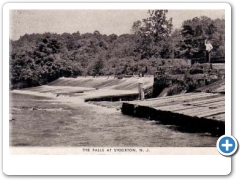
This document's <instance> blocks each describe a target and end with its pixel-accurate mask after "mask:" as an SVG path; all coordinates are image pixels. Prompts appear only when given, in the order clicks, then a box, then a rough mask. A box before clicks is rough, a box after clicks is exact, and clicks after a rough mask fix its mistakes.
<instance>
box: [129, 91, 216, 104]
mask: <svg viewBox="0 0 240 180" xmlns="http://www.w3.org/2000/svg"><path fill="white" fill-rule="evenodd" d="M218 96H219V95H218V94H211V93H200V94H198V93H193V94H191V95H190V96H186V95H184V96H178V97H174V96H171V98H169V99H168V98H164V99H162V98H158V101H156V100H155V101H153V102H151V101H148V102H146V101H140V102H139V101H138V102H137V103H135V102H132V103H133V104H138V105H144V106H150V107H158V106H160V105H162V106H164V105H171V104H176V103H183V102H189V101H193V100H200V99H206V98H208V99H209V98H214V97H218Z"/></svg>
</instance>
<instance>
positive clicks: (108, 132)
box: [9, 93, 218, 147]
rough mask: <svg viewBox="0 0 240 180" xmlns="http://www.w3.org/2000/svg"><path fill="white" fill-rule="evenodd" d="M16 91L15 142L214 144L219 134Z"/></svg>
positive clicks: (12, 128) (12, 133) (13, 104)
mask: <svg viewBox="0 0 240 180" xmlns="http://www.w3.org/2000/svg"><path fill="white" fill-rule="evenodd" d="M10 97H11V98H10V113H11V118H10V121H9V122H10V145H11V146H27V147H28V146H31V147H33V146H35V147H53V146H55V147H58V146H60V147H71V146H74V147H76V146H79V147H85V146H88V147H89V146H91V147H214V146H215V145H216V141H217V139H218V137H213V136H210V135H209V134H204V133H187V132H181V131H178V130H176V128H174V126H169V125H162V124H158V123H157V122H155V121H149V120H145V119H140V118H134V117H130V116H126V115H123V114H122V113H121V111H120V110H117V109H116V108H107V107H102V106H97V105H93V104H89V103H85V102H83V101H81V100H79V99H74V101H72V100H73V98H74V97H72V100H70V99H71V98H68V97H62V98H51V97H40V96H33V95H24V94H17V93H11V94H10ZM64 98H65V99H64ZM73 102H74V103H73Z"/></svg>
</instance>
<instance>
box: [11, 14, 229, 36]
mask: <svg viewBox="0 0 240 180" xmlns="http://www.w3.org/2000/svg"><path fill="white" fill-rule="evenodd" d="M148 16H149V15H148V13H147V10H12V11H10V39H13V40H17V39H19V38H20V36H23V35H24V34H26V33H27V34H32V33H44V32H53V33H58V34H62V33H64V32H67V33H74V32H77V31H79V32H80V33H81V34H82V33H86V32H90V33H92V32H94V31H95V30H98V31H99V32H100V33H102V34H107V35H109V34H113V33H114V34H117V35H121V34H125V33H130V32H131V27H132V24H133V22H135V21H137V20H142V19H143V18H146V17H148ZM200 16H208V17H210V18H212V19H216V18H220V19H223V18H225V12H224V10H169V11H168V14H167V17H168V18H170V17H171V18H173V28H174V29H175V28H180V27H181V24H182V22H183V21H184V20H187V19H192V18H194V17H200Z"/></svg>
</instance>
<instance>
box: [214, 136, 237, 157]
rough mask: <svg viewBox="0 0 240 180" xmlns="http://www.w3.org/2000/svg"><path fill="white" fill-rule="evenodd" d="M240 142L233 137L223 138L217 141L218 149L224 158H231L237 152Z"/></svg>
mask: <svg viewBox="0 0 240 180" xmlns="http://www.w3.org/2000/svg"><path fill="white" fill-rule="evenodd" d="M237 148H238V142H237V140H236V139H235V138H234V137H233V136H227V135H224V136H221V137H220V138H219V139H218V141H217V149H218V151H219V152H220V153H221V154H222V155H224V156H230V155H232V154H234V153H235V152H236V150H237Z"/></svg>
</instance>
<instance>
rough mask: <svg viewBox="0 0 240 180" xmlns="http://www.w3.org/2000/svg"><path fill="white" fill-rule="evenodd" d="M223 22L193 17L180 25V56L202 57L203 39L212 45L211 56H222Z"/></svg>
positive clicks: (203, 17) (203, 49) (203, 51)
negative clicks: (181, 40) (181, 41)
mask: <svg viewBox="0 0 240 180" xmlns="http://www.w3.org/2000/svg"><path fill="white" fill-rule="evenodd" d="M224 24H225V21H224V20H220V19H216V20H212V19H210V18H208V17H205V16H202V17H200V18H199V17H195V18H193V19H191V20H186V21H184V22H183V25H182V37H183V44H182V47H181V51H182V55H183V56H184V57H187V58H194V57H203V56H204V53H205V45H204V41H205V39H209V40H210V41H211V43H212V45H213V56H215V55H216V54H217V52H218V54H219V55H222V56H224V52H223V51H222V49H224V41H225V40H224V39H225V28H224Z"/></svg>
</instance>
